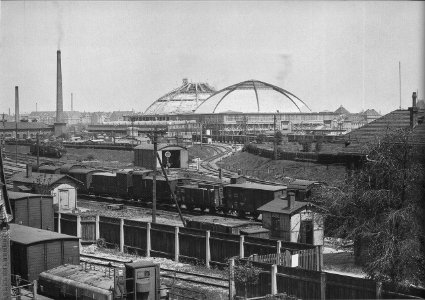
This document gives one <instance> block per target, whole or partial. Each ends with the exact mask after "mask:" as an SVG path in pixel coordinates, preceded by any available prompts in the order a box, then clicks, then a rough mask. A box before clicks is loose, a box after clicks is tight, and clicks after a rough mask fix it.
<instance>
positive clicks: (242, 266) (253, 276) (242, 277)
mask: <svg viewBox="0 0 425 300" xmlns="http://www.w3.org/2000/svg"><path fill="white" fill-rule="evenodd" d="M261 272H262V269H261V268H258V267H256V266H254V265H253V264H252V262H251V261H249V260H248V261H244V260H240V259H237V260H235V266H234V267H233V278H234V280H235V283H236V284H241V285H243V287H244V297H245V298H247V293H248V290H247V285H248V283H250V284H257V283H258V279H259V276H260V273H261Z"/></svg>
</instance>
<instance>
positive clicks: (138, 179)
mask: <svg viewBox="0 0 425 300" xmlns="http://www.w3.org/2000/svg"><path fill="white" fill-rule="evenodd" d="M151 172H152V170H148V169H145V170H135V171H134V172H133V176H132V182H133V198H134V199H142V192H143V185H144V181H143V179H144V178H145V177H146V176H148V175H149V173H151Z"/></svg>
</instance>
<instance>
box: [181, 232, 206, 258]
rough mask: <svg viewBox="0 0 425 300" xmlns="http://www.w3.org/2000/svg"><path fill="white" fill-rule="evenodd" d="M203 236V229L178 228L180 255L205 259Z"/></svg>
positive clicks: (204, 235)
mask: <svg viewBox="0 0 425 300" xmlns="http://www.w3.org/2000/svg"><path fill="white" fill-rule="evenodd" d="M205 237H206V232H205V230H200V229H191V228H184V227H182V228H180V232H179V240H180V256H182V257H183V258H184V257H186V258H195V259H197V260H201V261H205V252H206V248H205V246H206V245H205V243H206V242H205ZM211 254H212V253H211Z"/></svg>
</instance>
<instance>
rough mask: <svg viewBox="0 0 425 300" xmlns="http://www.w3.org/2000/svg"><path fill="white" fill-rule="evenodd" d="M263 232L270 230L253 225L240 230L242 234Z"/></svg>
mask: <svg viewBox="0 0 425 300" xmlns="http://www.w3.org/2000/svg"><path fill="white" fill-rule="evenodd" d="M263 232H270V230H269V229H267V228H264V227H260V226H251V227H247V228H243V229H241V230H240V233H241V234H253V233H263Z"/></svg>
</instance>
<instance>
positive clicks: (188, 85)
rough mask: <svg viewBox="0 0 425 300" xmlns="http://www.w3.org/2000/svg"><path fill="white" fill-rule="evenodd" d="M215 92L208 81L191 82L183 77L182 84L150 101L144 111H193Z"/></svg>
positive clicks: (158, 112) (146, 112)
mask: <svg viewBox="0 0 425 300" xmlns="http://www.w3.org/2000/svg"><path fill="white" fill-rule="evenodd" d="M214 92H215V89H214V88H212V87H211V86H209V85H208V83H192V82H188V80H187V79H183V84H182V86H180V87H178V88H176V89H174V90H172V91H171V92H169V93H168V94H166V95H164V96H162V97H161V98H159V99H158V100H156V101H155V102H154V103H152V104H151V105H150V106H149V107H148V108H147V109H146V111H145V114H147V115H157V114H159V115H161V114H182V113H191V112H193V111H194V110H195V109H196V108H197V107H198V106H199V105H200V104H201V103H202V102H204V101H205V99H207V98H208V97H209V96H211V95H212V94H213V93H214Z"/></svg>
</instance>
